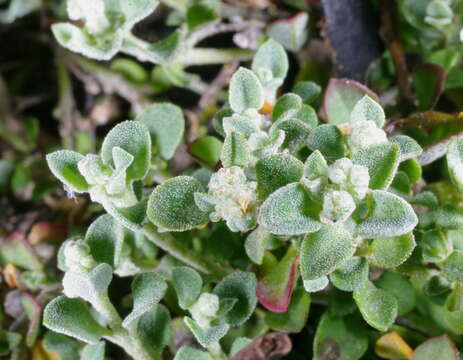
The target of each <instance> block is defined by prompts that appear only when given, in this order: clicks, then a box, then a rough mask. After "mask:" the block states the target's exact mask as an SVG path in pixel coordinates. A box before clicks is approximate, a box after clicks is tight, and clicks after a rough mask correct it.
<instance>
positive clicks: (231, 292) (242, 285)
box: [214, 272, 257, 325]
mask: <svg viewBox="0 0 463 360" xmlns="http://www.w3.org/2000/svg"><path fill="white" fill-rule="evenodd" d="M256 287H257V280H256V276H255V275H254V274H253V273H249V272H235V273H233V274H230V275H228V276H227V277H225V278H224V279H223V280H222V281H221V282H220V283H219V284H218V285H217V286H216V287H215V288H214V294H216V295H217V296H218V297H219V298H220V299H237V300H238V302H237V303H236V304H235V306H234V307H233V308H232V309H231V311H230V312H228V313H227V314H226V315H225V320H226V322H227V323H228V324H230V325H241V324H242V323H244V322H245V321H246V320H247V319H249V317H250V316H251V315H252V313H253V312H254V309H255V308H256V305H257V297H256Z"/></svg>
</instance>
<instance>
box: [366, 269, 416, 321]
mask: <svg viewBox="0 0 463 360" xmlns="http://www.w3.org/2000/svg"><path fill="white" fill-rule="evenodd" d="M375 285H376V286H378V287H379V288H381V289H383V290H386V291H387V292H388V293H389V294H392V295H394V297H395V298H396V300H397V315H399V316H401V315H404V314H407V313H409V312H410V311H412V310H413V308H414V307H415V304H416V295H415V293H416V291H415V289H414V288H413V285H412V284H411V282H410V280H409V279H408V278H407V277H405V276H403V275H400V274H398V273H395V272H392V271H385V272H384V273H383V275H381V277H380V278H379V279H378V280H376V281H375Z"/></svg>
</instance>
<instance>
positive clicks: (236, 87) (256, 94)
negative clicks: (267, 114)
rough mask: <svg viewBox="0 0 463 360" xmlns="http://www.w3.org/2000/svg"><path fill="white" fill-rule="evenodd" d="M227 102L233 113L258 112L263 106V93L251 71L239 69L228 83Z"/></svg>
mask: <svg viewBox="0 0 463 360" xmlns="http://www.w3.org/2000/svg"><path fill="white" fill-rule="evenodd" d="M229 102H230V106H231V108H232V110H233V111H235V112H237V113H243V112H245V111H246V110H249V109H255V110H259V109H260V108H261V107H262V105H264V91H263V89H262V85H261V84H260V81H259V79H258V78H257V76H256V75H254V73H253V72H252V71H251V70H248V69H245V68H242V67H241V68H239V69H238V71H237V72H236V73H235V74H234V75H233V77H232V79H231V81H230V89H229Z"/></svg>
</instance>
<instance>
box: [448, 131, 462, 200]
mask: <svg viewBox="0 0 463 360" xmlns="http://www.w3.org/2000/svg"><path fill="white" fill-rule="evenodd" d="M447 165H448V169H449V175H450V179H451V180H452V182H453V183H454V184H455V185H456V186H457V187H458V188H459V189H460V191H463V139H462V138H457V139H455V140H453V141H452V142H451V143H450V144H449V146H448V150H447Z"/></svg>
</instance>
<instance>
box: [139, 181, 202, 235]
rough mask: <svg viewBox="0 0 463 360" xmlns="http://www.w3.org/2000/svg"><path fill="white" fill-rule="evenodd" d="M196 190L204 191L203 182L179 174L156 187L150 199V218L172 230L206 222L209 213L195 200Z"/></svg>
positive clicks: (189, 227) (188, 227)
mask: <svg viewBox="0 0 463 360" xmlns="http://www.w3.org/2000/svg"><path fill="white" fill-rule="evenodd" d="M195 192H204V188H203V186H202V185H201V183H200V182H199V181H198V180H196V179H195V178H192V177H190V176H177V177H175V178H172V179H169V180H167V181H166V182H164V183H163V184H162V185H159V186H158V187H156V188H155V189H154V190H153V192H152V193H151V196H150V198H149V201H148V210H147V214H148V218H149V219H150V220H151V222H153V223H154V224H155V225H157V226H159V227H161V228H163V229H167V230H170V231H185V230H190V229H194V228H195V227H198V226H201V225H204V224H206V223H207V222H208V221H209V217H208V214H207V213H206V212H203V211H201V210H200V209H199V208H198V207H197V205H196V203H195V200H194V193H195Z"/></svg>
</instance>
